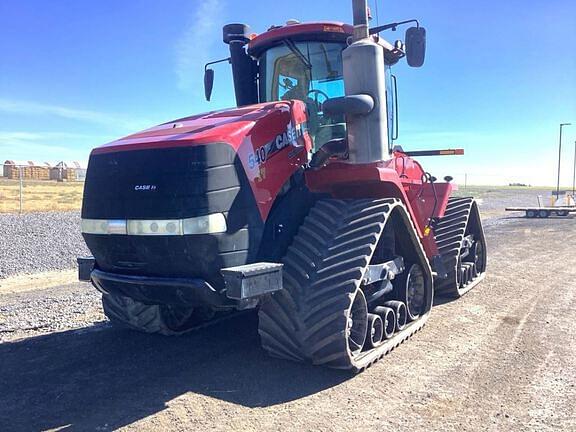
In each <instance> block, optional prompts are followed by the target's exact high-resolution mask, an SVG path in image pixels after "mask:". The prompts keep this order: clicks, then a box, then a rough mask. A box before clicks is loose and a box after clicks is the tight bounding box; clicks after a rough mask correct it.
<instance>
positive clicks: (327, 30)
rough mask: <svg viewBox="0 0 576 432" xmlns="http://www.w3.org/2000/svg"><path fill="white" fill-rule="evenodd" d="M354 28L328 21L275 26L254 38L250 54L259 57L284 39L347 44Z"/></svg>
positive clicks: (250, 43)
mask: <svg viewBox="0 0 576 432" xmlns="http://www.w3.org/2000/svg"><path fill="white" fill-rule="evenodd" d="M352 31H353V27H352V26H351V25H350V24H344V23H341V22H334V21H326V22H317V23H301V24H286V25H284V26H274V27H271V28H270V29H268V31H266V32H264V33H261V34H259V35H257V36H256V37H254V38H253V39H252V40H251V41H250V42H249V44H248V53H249V54H250V55H252V56H254V57H258V56H259V55H260V54H261V53H262V51H264V50H266V49H268V48H270V47H271V46H273V45H276V43H278V42H280V41H282V40H283V39H287V38H289V39H291V40H293V41H298V40H319V41H334V42H345V41H346V39H347V38H348V36H351V35H352Z"/></svg>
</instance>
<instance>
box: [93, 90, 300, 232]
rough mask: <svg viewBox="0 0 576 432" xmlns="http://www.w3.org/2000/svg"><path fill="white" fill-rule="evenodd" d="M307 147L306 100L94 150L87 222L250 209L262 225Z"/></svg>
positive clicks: (189, 121)
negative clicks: (262, 220) (89, 220)
mask: <svg viewBox="0 0 576 432" xmlns="http://www.w3.org/2000/svg"><path fill="white" fill-rule="evenodd" d="M310 148H311V139H310V137H309V136H308V133H307V126H306V113H305V104H304V103H303V102H301V101H281V102H275V103H266V104H259V105H252V106H248V107H243V108H239V109H228V110H222V111H214V112H209V113H206V114H200V115H195V116H191V117H186V118H181V119H178V120H174V121H171V122H168V123H164V124H161V125H159V126H156V127H153V128H150V129H147V130H145V131H143V132H139V133H135V134H132V135H129V136H127V137H125V138H121V139H119V140H117V141H113V142H111V143H108V144H105V145H103V146H101V147H98V148H96V149H94V150H93V151H92V153H91V155H90V161H89V163H88V170H87V173H86V182H85V186H84V200H83V206H82V217H83V218H85V219H120V220H125V219H126V220H131V219H135V220H141V219H142V220H145V219H154V220H155V219H180V218H190V217H197V216H202V215H207V214H212V213H224V214H228V212H231V211H232V210H231V209H235V210H236V213H238V214H240V213H242V212H244V213H246V211H245V210H246V209H250V210H251V211H252V210H253V211H254V212H257V214H258V213H259V215H260V219H265V218H266V217H267V215H268V212H269V210H270V208H271V206H272V204H273V202H274V199H275V197H276V196H277V194H278V193H279V191H280V190H281V188H282V187H283V186H284V184H285V183H286V181H288V180H289V179H290V177H291V176H292V174H293V173H294V172H295V171H296V170H298V169H301V167H302V166H303V165H305V164H306V162H307V154H308V151H309V150H310ZM254 200H255V202H254ZM244 223H245V221H242V222H241V223H239V224H238V225H239V226H243V224H244Z"/></svg>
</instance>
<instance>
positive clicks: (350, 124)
mask: <svg viewBox="0 0 576 432" xmlns="http://www.w3.org/2000/svg"><path fill="white" fill-rule="evenodd" d="M352 8H353V14H354V34H353V38H352V40H353V42H352V44H351V45H350V46H349V47H347V48H346V49H345V50H344V51H343V52H342V62H343V68H344V88H345V93H346V96H356V95H368V96H370V97H371V98H372V99H373V100H374V107H373V108H372V110H371V111H370V112H369V113H367V114H350V115H347V116H346V124H347V130H348V149H349V154H350V157H349V162H350V163H355V164H361V163H370V162H376V161H380V160H385V159H388V157H389V151H388V125H387V117H386V85H385V76H384V48H383V47H382V46H381V45H379V44H377V43H376V42H374V40H373V39H372V37H371V36H370V35H369V29H368V5H367V1H366V0H353V1H352Z"/></svg>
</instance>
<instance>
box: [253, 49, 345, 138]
mask: <svg viewBox="0 0 576 432" xmlns="http://www.w3.org/2000/svg"><path fill="white" fill-rule="evenodd" d="M345 47H346V46H345V44H342V43H334V42H292V41H290V40H286V41H284V43H283V44H282V45H278V46H275V47H273V48H270V49H269V50H267V51H266V52H265V53H264V54H263V55H262V56H261V57H260V59H259V68H260V101H261V102H272V101H277V100H289V99H299V100H301V101H303V102H305V103H306V108H307V114H308V128H309V132H310V134H311V135H312V137H313V139H314V147H315V148H316V149H318V148H319V147H321V146H322V145H323V144H325V143H326V142H328V141H330V140H331V139H335V138H344V137H345V136H346V125H345V123H344V118H343V117H342V118H334V117H326V116H324V114H323V112H322V103H323V102H325V101H326V99H329V98H333V97H338V96H344V80H343V78H342V50H343V49H344V48H345Z"/></svg>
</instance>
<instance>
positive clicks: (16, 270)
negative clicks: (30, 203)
mask: <svg viewBox="0 0 576 432" xmlns="http://www.w3.org/2000/svg"><path fill="white" fill-rule="evenodd" d="M86 253H88V250H87V249H86V246H85V245H84V240H82V236H81V235H80V213H79V212H47V213H25V214H22V215H18V214H14V213H3V214H0V279H2V278H7V277H9V276H12V275H16V274H21V273H28V274H31V273H37V272H44V271H49V270H64V269H70V268H73V267H74V266H75V264H76V257H77V256H79V255H85V254H86Z"/></svg>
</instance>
